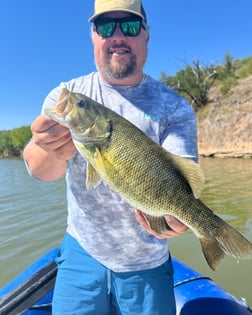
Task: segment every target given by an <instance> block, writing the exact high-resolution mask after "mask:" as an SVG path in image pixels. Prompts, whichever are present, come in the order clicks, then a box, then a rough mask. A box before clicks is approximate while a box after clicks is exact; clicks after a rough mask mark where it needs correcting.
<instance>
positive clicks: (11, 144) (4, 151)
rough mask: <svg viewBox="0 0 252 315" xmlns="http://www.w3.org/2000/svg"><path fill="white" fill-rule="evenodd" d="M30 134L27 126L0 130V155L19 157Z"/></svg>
mask: <svg viewBox="0 0 252 315" xmlns="http://www.w3.org/2000/svg"><path fill="white" fill-rule="evenodd" d="M31 135H32V134H31V130H30V127H28V126H23V127H19V128H15V129H12V130H7V131H2V132H1V133H0V156H2V157H20V156H21V155H22V151H23V149H24V147H25V145H26V144H27V143H28V141H29V139H30V138H31Z"/></svg>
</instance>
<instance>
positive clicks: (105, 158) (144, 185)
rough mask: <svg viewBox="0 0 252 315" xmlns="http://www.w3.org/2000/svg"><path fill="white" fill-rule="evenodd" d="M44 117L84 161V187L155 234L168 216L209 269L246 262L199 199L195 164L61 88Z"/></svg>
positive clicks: (248, 248)
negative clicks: (119, 201)
mask: <svg viewBox="0 0 252 315" xmlns="http://www.w3.org/2000/svg"><path fill="white" fill-rule="evenodd" d="M46 114H47V115H49V116H50V117H51V118H52V119H54V120H55V121H58V122H59V123H61V124H63V125H65V126H67V127H68V128H69V129H70V131H71V134H72V138H73V141H74V143H75V146H76V148H77V149H78V151H79V152H80V153H81V154H82V156H83V157H84V158H85V159H86V160H87V162H88V167H87V187H88V188H95V187H96V186H97V185H98V184H99V183H100V181H101V179H102V180H105V181H106V182H107V183H108V184H109V185H110V186H111V187H112V188H113V189H114V190H115V191H116V192H117V193H118V194H119V195H120V196H121V197H122V198H124V199H125V200H126V201H127V202H128V203H129V204H130V205H131V206H132V207H135V208H138V209H140V210H141V211H142V212H143V213H144V214H145V215H146V216H147V218H148V220H149V222H150V225H151V227H152V228H153V229H154V230H156V231H157V232H158V233H163V232H164V231H165V230H169V227H168V226H167V224H166V223H165V220H164V216H165V215H168V214H169V215H173V216H174V217H176V218H177V219H179V220H180V221H181V222H183V223H184V224H185V225H187V226H188V227H189V228H190V229H191V230H192V231H193V232H194V234H195V235H196V236H197V237H198V239H199V241H200V244H201V247H202V251H203V254H204V256H205V258H206V260H207V262H208V264H209V266H210V267H211V268H212V269H215V268H216V266H217V264H218V263H219V261H220V260H221V259H222V258H223V257H224V256H225V255H231V256H233V257H235V258H251V257H252V244H251V243H250V242H249V241H248V240H247V239H246V238H245V237H243V236H242V235H241V234H240V233H239V232H238V231H237V230H235V229H234V228H232V227H231V226H230V225H228V224H227V223H226V222H225V221H224V220H222V219H221V218H220V217H218V216H217V215H216V214H215V213H214V212H213V211H212V210H211V209H209V208H208V207H207V206H206V205H205V204H204V203H203V202H202V201H201V200H200V199H199V196H200V192H201V189H202V184H203V174H202V171H201V169H200V167H199V165H198V164H196V163H194V162H193V161H190V160H187V159H185V158H181V157H179V156H175V155H173V154H171V153H170V152H167V151H166V150H164V149H163V148H162V147H161V146H160V145H158V144H157V143H155V142H154V141H153V140H151V139H150V138H149V137H148V136H146V135H145V134H144V133H143V132H142V131H141V130H139V129H138V128H137V127H136V126H134V125H133V124H132V123H130V122H129V121H128V120H126V119H125V118H123V117H121V116H119V115H118V114H116V113H115V112H113V111H111V110H109V109H108V108H106V107H104V106H103V105H101V104H99V103H97V102H95V101H94V100H91V99H90V98H88V97H86V96H84V95H81V94H78V93H72V92H70V91H68V90H66V89H65V90H63V92H62V95H61V96H60V98H59V101H58V102H57V103H56V104H55V106H54V107H53V108H52V109H47V110H46Z"/></svg>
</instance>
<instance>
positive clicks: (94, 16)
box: [88, 9, 145, 23]
mask: <svg viewBox="0 0 252 315" xmlns="http://www.w3.org/2000/svg"><path fill="white" fill-rule="evenodd" d="M116 11H117V12H127V13H131V14H134V15H138V16H140V17H141V18H142V19H143V20H144V21H145V18H144V16H143V15H142V14H141V13H138V12H135V11H131V10H125V9H124V10H122V9H121V10H120V9H115V10H109V11H104V12H99V14H95V15H93V16H91V17H90V18H89V19H88V22H90V23H93V22H94V21H95V20H96V19H97V18H98V17H99V16H100V15H102V14H105V13H108V12H116Z"/></svg>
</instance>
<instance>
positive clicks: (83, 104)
mask: <svg viewBox="0 0 252 315" xmlns="http://www.w3.org/2000/svg"><path fill="white" fill-rule="evenodd" d="M85 105H86V102H85V101H84V100H80V101H79V102H78V106H79V107H81V108H82V107H84V106H85Z"/></svg>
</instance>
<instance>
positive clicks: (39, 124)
mask: <svg viewBox="0 0 252 315" xmlns="http://www.w3.org/2000/svg"><path fill="white" fill-rule="evenodd" d="M31 131H32V134H33V141H34V143H35V144H36V145H37V146H39V147H41V148H42V149H43V150H45V151H46V152H48V153H49V154H50V155H52V156H55V157H56V158H58V159H61V160H71V159H72V158H73V157H74V155H75V147H74V144H73V141H72V138H71V134H70V131H69V129H68V128H66V127H64V126H62V125H60V124H59V123H57V122H55V121H54V120H52V119H51V118H49V117H47V116H46V115H41V116H39V117H37V118H36V119H35V120H34V122H33V123H32V125H31Z"/></svg>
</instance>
